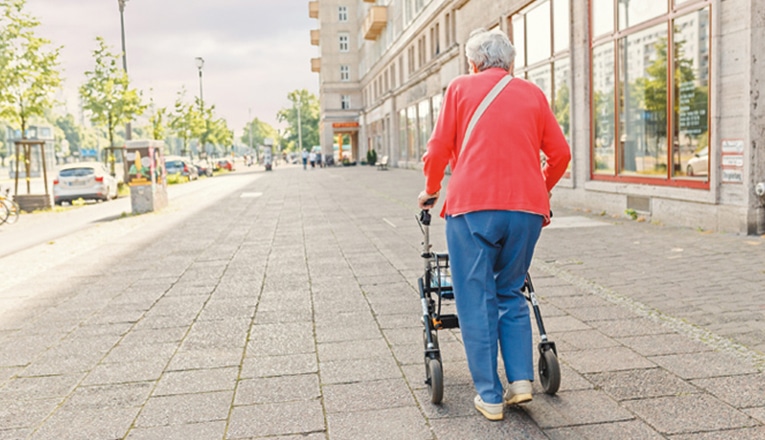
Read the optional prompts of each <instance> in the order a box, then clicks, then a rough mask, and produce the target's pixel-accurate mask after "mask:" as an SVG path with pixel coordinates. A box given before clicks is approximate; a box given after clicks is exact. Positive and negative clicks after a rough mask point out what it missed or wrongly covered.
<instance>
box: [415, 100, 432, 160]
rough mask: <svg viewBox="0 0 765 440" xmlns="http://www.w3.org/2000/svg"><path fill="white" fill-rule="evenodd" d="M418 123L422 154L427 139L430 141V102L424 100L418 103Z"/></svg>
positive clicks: (419, 155)
mask: <svg viewBox="0 0 765 440" xmlns="http://www.w3.org/2000/svg"><path fill="white" fill-rule="evenodd" d="M418 122H419V132H420V148H421V149H422V150H423V151H422V152H423V154H424V153H425V151H424V150H425V146H426V145H427V144H428V139H430V132H431V131H432V127H431V123H430V100H429V99H425V100H422V101H420V104H419V110H418ZM421 156H422V155H421V154H418V155H417V157H421Z"/></svg>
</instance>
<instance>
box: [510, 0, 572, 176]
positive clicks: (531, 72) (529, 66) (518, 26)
mask: <svg viewBox="0 0 765 440" xmlns="http://www.w3.org/2000/svg"><path fill="white" fill-rule="evenodd" d="M569 11H570V0H537V1H535V2H533V3H531V4H530V5H528V6H527V7H526V8H524V9H522V10H521V11H519V12H518V13H517V14H514V15H512V16H510V17H509V18H508V33H509V34H510V35H509V36H510V39H511V40H512V41H513V45H514V46H515V75H516V76H518V77H521V78H523V77H525V78H526V79H528V80H529V81H531V82H533V83H534V84H536V85H537V86H538V87H539V88H540V89H541V90H542V92H544V94H545V96H546V97H547V101H548V102H549V103H550V107H552V110H553V113H554V114H555V118H556V119H557V121H558V125H560V128H561V130H562V131H563V135H564V136H565V137H566V140H567V141H568V142H569V145H571V112H570V109H571V101H570V95H571V51H570V46H571V44H570V32H569V26H570V24H569ZM570 170H571V164H570V163H569V173H570ZM567 176H569V177H570V174H567Z"/></svg>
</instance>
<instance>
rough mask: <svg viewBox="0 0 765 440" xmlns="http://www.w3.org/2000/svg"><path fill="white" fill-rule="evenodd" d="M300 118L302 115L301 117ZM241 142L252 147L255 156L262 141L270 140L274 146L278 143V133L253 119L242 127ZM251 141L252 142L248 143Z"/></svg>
mask: <svg viewBox="0 0 765 440" xmlns="http://www.w3.org/2000/svg"><path fill="white" fill-rule="evenodd" d="M301 117H302V115H301ZM250 131H252V139H250ZM243 133H244V134H242V137H241V138H240V140H241V142H242V143H243V144H245V145H252V147H253V148H254V149H255V152H256V154H257V151H258V146H259V145H263V139H265V138H271V139H273V140H274V143H275V144H278V143H279V132H278V131H276V129H275V128H274V127H272V126H271V125H269V124H268V123H266V122H263V121H261V120H260V119H258V118H255V119H253V120H252V121H251V122H250V123H248V124H247V125H245V126H244V129H243ZM250 140H252V142H250Z"/></svg>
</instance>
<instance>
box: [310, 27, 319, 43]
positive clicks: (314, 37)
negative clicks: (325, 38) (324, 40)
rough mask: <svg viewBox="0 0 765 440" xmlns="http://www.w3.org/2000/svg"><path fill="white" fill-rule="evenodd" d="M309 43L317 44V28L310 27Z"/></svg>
mask: <svg viewBox="0 0 765 440" xmlns="http://www.w3.org/2000/svg"><path fill="white" fill-rule="evenodd" d="M311 45H312V46H318V45H319V30H318V29H311Z"/></svg>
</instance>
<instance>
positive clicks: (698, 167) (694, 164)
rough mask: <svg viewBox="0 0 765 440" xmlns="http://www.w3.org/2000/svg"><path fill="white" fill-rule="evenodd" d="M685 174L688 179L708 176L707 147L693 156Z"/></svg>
mask: <svg viewBox="0 0 765 440" xmlns="http://www.w3.org/2000/svg"><path fill="white" fill-rule="evenodd" d="M685 174H686V175H687V176H689V177H693V176H706V175H707V174H709V147H704V148H702V149H701V150H699V151H698V152H696V153H695V154H694V155H693V157H692V158H691V159H690V160H689V161H688V166H687V167H686V168H685Z"/></svg>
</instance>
